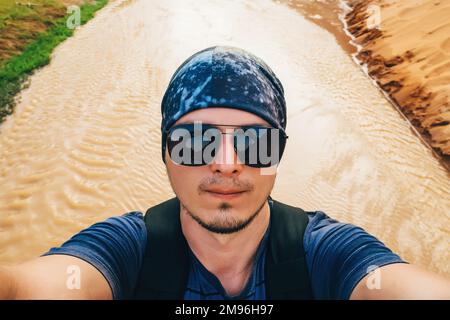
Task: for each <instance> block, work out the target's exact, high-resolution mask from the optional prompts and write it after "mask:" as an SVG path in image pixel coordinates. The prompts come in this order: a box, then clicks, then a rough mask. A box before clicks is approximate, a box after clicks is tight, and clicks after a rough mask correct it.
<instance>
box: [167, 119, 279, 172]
mask: <svg viewBox="0 0 450 320" xmlns="http://www.w3.org/2000/svg"><path fill="white" fill-rule="evenodd" d="M219 127H227V129H226V130H227V132H222V131H221V130H220V129H219ZM230 128H232V129H233V130H231V133H230V132H229V131H230ZM166 134H167V140H166V144H167V150H168V152H169V157H170V158H171V159H172V161H173V162H175V163H176V164H179V165H183V166H204V165H208V164H210V163H212V162H213V161H214V159H215V156H216V154H217V151H218V150H219V148H220V147H221V145H222V143H221V141H222V135H224V134H232V135H233V146H234V151H235V153H237V156H238V159H239V161H240V162H241V163H243V164H245V165H247V166H250V167H254V168H267V167H271V166H273V165H275V164H277V163H279V162H280V160H281V156H282V155H283V152H284V148H285V146H286V140H287V138H288V136H287V135H286V133H285V132H284V131H283V130H281V129H278V128H272V127H265V126H259V125H246V126H232V125H222V124H217V125H212V124H205V123H200V122H195V123H183V124H179V125H176V126H173V127H171V128H170V129H168V130H166ZM219 160H220V159H219ZM216 162H217V160H216Z"/></svg>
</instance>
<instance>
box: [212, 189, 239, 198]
mask: <svg viewBox="0 0 450 320" xmlns="http://www.w3.org/2000/svg"><path fill="white" fill-rule="evenodd" d="M205 191H206V193H207V194H209V195H210V196H213V197H215V198H219V199H224V200H231V199H236V198H239V197H241V196H242V195H243V194H245V193H246V192H247V190H237V189H209V190H205Z"/></svg>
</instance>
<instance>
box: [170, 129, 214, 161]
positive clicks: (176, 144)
mask: <svg viewBox="0 0 450 320" xmlns="http://www.w3.org/2000/svg"><path fill="white" fill-rule="evenodd" d="M208 129H209V128H208V127H205V126H203V127H202V128H201V130H195V129H194V125H191V124H187V125H180V126H176V127H174V128H172V129H171V130H170V131H169V133H168V136H167V150H168V152H169V156H170V158H171V159H172V161H173V162H175V163H176V164H179V165H184V166H204V165H206V164H209V163H210V162H211V161H212V159H214V157H215V150H216V149H215V148H213V147H210V148H208V146H210V145H211V144H213V143H215V142H217V140H218V139H220V137H221V135H220V134H214V132H213V131H214V130H208ZM205 151H207V152H205Z"/></svg>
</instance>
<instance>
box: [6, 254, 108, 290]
mask: <svg viewBox="0 0 450 320" xmlns="http://www.w3.org/2000/svg"><path fill="white" fill-rule="evenodd" d="M0 284H1V285H0V299H111V298H112V292H111V288H110V287H109V285H108V282H107V281H106V279H105V277H104V276H103V275H102V274H101V273H100V272H99V271H98V270H97V269H96V268H94V267H93V266H92V265H90V264H89V263H87V262H85V261H83V260H81V259H79V258H75V257H71V256H66V255H53V256H46V257H40V258H37V259H34V260H31V261H28V262H25V263H22V264H20V265H16V266H5V267H0Z"/></svg>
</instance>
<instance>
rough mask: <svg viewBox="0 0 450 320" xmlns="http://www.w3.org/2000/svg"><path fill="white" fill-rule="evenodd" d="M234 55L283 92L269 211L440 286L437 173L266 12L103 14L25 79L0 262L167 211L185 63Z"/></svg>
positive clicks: (4, 128) (6, 133)
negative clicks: (382, 247)
mask: <svg viewBox="0 0 450 320" xmlns="http://www.w3.org/2000/svg"><path fill="white" fill-rule="evenodd" d="M217 44H222V45H234V46H238V47H242V48H244V49H246V50H249V51H251V52H253V53H254V54H256V55H258V56H260V57H261V58H262V59H264V60H265V61H266V62H267V63H268V64H269V65H270V66H271V67H272V69H273V70H274V71H275V73H276V74H277V75H278V76H279V78H280V79H281V81H282V83H283V85H284V88H285V93H286V101H287V105H288V109H287V110H288V122H287V123H288V124H287V133H288V135H289V141H288V144H287V146H286V151H285V155H284V156H283V160H282V162H281V165H280V169H279V172H278V176H277V180H276V183H275V187H274V190H273V193H272V196H273V197H274V198H275V199H277V200H280V201H283V202H285V203H288V204H291V205H294V206H299V207H302V208H304V209H305V210H322V211H324V212H326V213H328V214H329V215H330V216H332V217H334V218H336V219H338V220H341V221H345V222H351V223H355V224H357V225H359V226H362V227H364V228H365V229H366V230H367V231H369V232H370V233H372V234H374V235H375V236H377V237H378V238H379V239H381V240H382V241H383V242H385V243H386V244H387V245H388V246H389V247H390V248H392V249H393V250H394V251H396V252H397V253H399V254H400V255H401V256H402V257H403V258H404V259H406V260H408V261H410V262H413V263H417V264H419V265H421V266H424V267H426V268H429V269H431V270H434V271H437V272H440V273H444V274H450V269H449V264H448V261H449V260H450V257H449V250H448V248H449V246H448V236H449V234H450V231H449V228H448V226H449V225H450V224H449V222H450V221H449V220H450V217H449V208H450V190H449V177H448V173H447V171H446V170H445V169H444V168H443V167H442V165H441V164H440V163H439V161H438V160H437V159H436V158H435V157H434V156H433V154H432V153H431V150H430V148H428V147H426V146H425V145H424V144H423V143H422V141H421V140H420V139H419V138H418V137H417V136H416V135H415V134H413V133H412V132H411V125H410V123H409V122H407V121H405V120H404V118H402V117H401V116H400V114H399V113H398V112H397V111H396V110H395V109H394V108H392V105H391V104H390V103H389V102H388V101H387V100H386V99H385V97H384V96H383V95H382V94H381V93H380V91H379V90H378V89H377V88H376V87H375V86H373V85H372V84H371V81H370V80H369V79H368V78H367V76H366V75H365V74H364V73H363V72H362V71H361V68H360V67H359V66H358V65H356V64H355V63H354V61H353V60H352V59H351V57H350V56H349V55H348V53H347V52H345V51H344V50H343V49H342V48H341V47H340V46H339V44H338V43H337V42H336V39H335V37H334V36H333V35H332V34H330V33H329V32H328V31H326V30H324V29H323V28H321V27H319V26H317V25H316V24H313V23H312V22H311V21H309V20H308V19H305V18H304V17H303V16H302V15H301V14H299V12H297V11H296V10H292V8H289V7H288V6H286V5H282V4H278V3H275V2H272V1H266V0H261V1H258V2H257V3H255V1H253V0H241V1H219V0H210V1H208V4H207V5H204V4H199V2H198V1H193V0H192V1H191V0H178V1H177V0H167V1H156V0H155V1H150V0H134V1H124V0H117V1H112V2H111V3H110V4H109V5H108V6H106V7H105V8H104V9H102V10H101V11H100V12H99V13H98V15H97V16H96V17H95V18H94V19H93V20H92V21H90V22H89V23H88V24H87V25H85V26H83V27H82V28H80V30H78V31H77V32H76V34H75V35H74V36H73V37H72V38H70V39H68V40H67V41H65V42H64V43H63V44H62V45H60V46H59V47H58V48H57V49H56V50H55V52H54V53H53V56H52V62H51V63H50V65H49V66H47V67H45V68H43V69H42V70H40V71H38V72H37V73H36V74H35V75H34V76H33V77H31V83H30V86H29V87H28V88H27V89H26V90H24V91H23V92H22V95H21V102H20V104H18V106H17V108H16V111H15V114H14V115H13V116H11V117H9V118H8V119H7V121H5V122H4V123H3V124H2V125H1V126H0V130H1V134H0V188H1V192H0V248H1V250H0V263H6V262H18V261H23V260H26V259H29V258H31V257H35V256H36V255H39V254H41V253H43V252H44V251H46V250H47V249H48V248H49V247H51V246H55V245H59V244H61V243H62V242H63V241H65V240H66V239H68V238H69V237H70V236H71V235H72V234H74V233H75V232H77V231H79V230H81V229H82V228H84V227H87V226H89V225H90V224H92V223H94V222H97V221H101V220H103V219H105V218H107V217H110V216H114V215H120V214H123V213H124V212H127V211H131V210H141V211H145V210H146V209H147V208H148V207H150V206H153V205H155V204H157V203H160V202H161V201H163V200H166V199H168V198H169V197H172V196H173V193H172V190H171V188H170V185H169V181H168V179H167V176H166V171H165V167H164V165H163V163H162V161H161V157H160V128H159V127H160V121H161V116H160V102H161V98H162V95H163V93H164V90H165V89H166V86H167V84H168V81H169V79H170V77H171V75H172V74H173V72H174V71H175V69H176V68H177V67H178V65H179V64H180V63H181V62H182V61H184V60H185V59H186V58H187V57H188V56H190V55H191V54H192V53H194V52H196V51H198V50H201V49H204V48H206V47H208V46H213V45H217Z"/></svg>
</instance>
